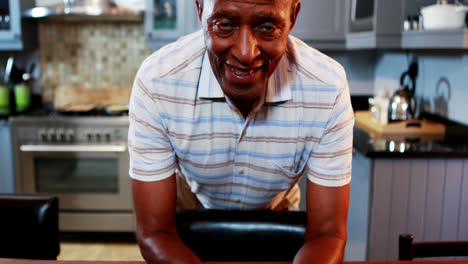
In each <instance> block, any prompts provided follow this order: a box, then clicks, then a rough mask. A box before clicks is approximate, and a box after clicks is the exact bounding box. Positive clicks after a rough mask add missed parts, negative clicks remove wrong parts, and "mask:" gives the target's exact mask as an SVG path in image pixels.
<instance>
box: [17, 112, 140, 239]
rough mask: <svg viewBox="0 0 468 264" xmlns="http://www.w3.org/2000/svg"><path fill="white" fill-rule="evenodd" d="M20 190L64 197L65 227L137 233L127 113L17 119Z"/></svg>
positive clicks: (61, 222)
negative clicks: (133, 211)
mask: <svg viewBox="0 0 468 264" xmlns="http://www.w3.org/2000/svg"><path fill="white" fill-rule="evenodd" d="M11 124H12V134H13V144H14V145H13V148H14V152H15V182H16V188H15V189H16V191H17V192H19V193H44V194H53V195H56V196H57V197H58V198H59V207H60V215H59V217H60V218H59V226H60V230H62V231H134V217H133V213H132V208H133V206H132V197H131V185H130V182H131V181H130V179H129V176H128V169H129V157H128V151H127V133H128V118H127V117H125V116H124V117H63V116H53V117H17V118H13V119H12V123H11Z"/></svg>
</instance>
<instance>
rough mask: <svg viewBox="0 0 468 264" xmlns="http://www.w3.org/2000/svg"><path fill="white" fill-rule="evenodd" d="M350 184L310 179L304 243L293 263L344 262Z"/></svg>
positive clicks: (324, 263)
mask: <svg viewBox="0 0 468 264" xmlns="http://www.w3.org/2000/svg"><path fill="white" fill-rule="evenodd" d="M348 205H349V184H347V185H344V186H341V187H325V186H321V185H318V184H315V183H313V182H311V181H309V180H307V227H306V235H305V240H304V245H303V246H302V248H301V249H300V250H299V252H298V253H297V255H296V257H295V258H294V262H293V263H308V264H310V263H320V264H331V263H333V264H334V263H341V262H342V260H343V256H344V249H345V245H346V238H347V233H346V219H347V215H348Z"/></svg>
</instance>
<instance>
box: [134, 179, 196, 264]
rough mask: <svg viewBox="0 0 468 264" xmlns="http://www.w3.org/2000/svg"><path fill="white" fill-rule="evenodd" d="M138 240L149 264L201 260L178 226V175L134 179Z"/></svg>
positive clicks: (194, 263)
mask: <svg viewBox="0 0 468 264" xmlns="http://www.w3.org/2000/svg"><path fill="white" fill-rule="evenodd" d="M132 190H133V203H134V207H135V213H136V219H137V240H138V244H139V246H140V250H141V254H142V255H143V258H144V259H145V260H146V262H147V263H150V264H152V263H181V264H182V263H183V264H185V263H193V264H197V263H202V262H201V261H200V259H199V258H198V257H197V256H196V255H195V253H193V251H192V250H190V249H189V248H188V247H187V246H186V245H185V244H184V243H183V242H182V240H181V239H180V237H179V235H178V234H177V229H176V200H177V185H176V177H175V175H172V176H171V177H169V178H167V179H165V180H161V181H156V182H142V181H138V180H132Z"/></svg>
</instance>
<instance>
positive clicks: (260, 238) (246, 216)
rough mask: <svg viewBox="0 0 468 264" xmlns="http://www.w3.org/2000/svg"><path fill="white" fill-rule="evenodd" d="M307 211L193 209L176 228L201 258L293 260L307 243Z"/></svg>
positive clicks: (179, 215)
mask: <svg viewBox="0 0 468 264" xmlns="http://www.w3.org/2000/svg"><path fill="white" fill-rule="evenodd" d="M306 221H307V219H306V213H305V212H300V211H298V212H292V211H281V212H274V211H269V210H265V211H236V210H234V211H230V210H229V211H223V210H191V211H179V212H178V213H177V231H178V233H179V236H180V237H181V239H182V241H184V243H185V244H186V245H188V246H189V247H190V248H191V249H192V250H193V251H194V252H195V253H196V254H197V256H198V257H200V259H201V260H202V261H292V260H293V259H294V256H295V255H296V253H297V252H298V251H299V249H300V248H301V246H302V245H303V244H304V234H305V228H306Z"/></svg>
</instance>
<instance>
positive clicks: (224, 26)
mask: <svg viewBox="0 0 468 264" xmlns="http://www.w3.org/2000/svg"><path fill="white" fill-rule="evenodd" d="M215 29H216V30H221V31H229V30H232V29H233V26H232V24H231V23H229V22H217V23H215Z"/></svg>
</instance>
